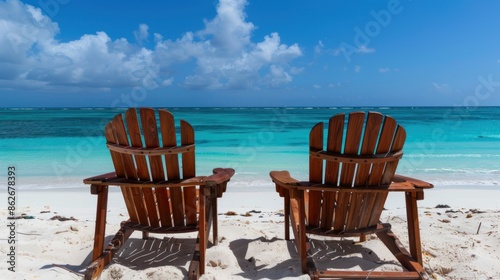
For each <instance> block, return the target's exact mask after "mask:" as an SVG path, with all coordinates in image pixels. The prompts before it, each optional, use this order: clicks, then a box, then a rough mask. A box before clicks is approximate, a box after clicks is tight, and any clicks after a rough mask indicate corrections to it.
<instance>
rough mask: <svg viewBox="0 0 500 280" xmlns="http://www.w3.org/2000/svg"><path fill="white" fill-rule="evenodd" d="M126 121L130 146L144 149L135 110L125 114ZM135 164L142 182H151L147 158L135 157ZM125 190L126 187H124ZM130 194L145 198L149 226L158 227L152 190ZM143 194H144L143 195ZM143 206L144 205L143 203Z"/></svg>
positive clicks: (139, 190) (142, 190) (140, 190)
mask: <svg viewBox="0 0 500 280" xmlns="http://www.w3.org/2000/svg"><path fill="white" fill-rule="evenodd" d="M125 120H126V121H127V128H128V135H129V137H130V142H131V143H130V144H131V146H133V147H143V145H142V139H141V129H140V128H139V122H138V119H137V112H136V110H135V109H133V108H132V109H129V110H127V112H125ZM134 159H135V164H136V170H137V176H138V177H139V179H141V180H147V181H149V180H151V178H150V176H149V171H148V164H147V161H146V157H145V156H141V155H135V156H134ZM123 188H125V187H123ZM130 192H134V193H136V194H137V195H139V194H140V195H141V196H142V197H143V202H144V204H145V208H146V213H145V215H146V216H147V217H148V220H149V223H148V225H152V226H158V222H157V221H158V218H157V217H156V216H157V215H156V214H155V213H156V211H155V208H154V207H153V206H154V197H153V192H152V191H151V189H149V188H148V189H137V190H133V191H132V190H131V191H130ZM141 193H142V194H141ZM141 204H142V203H141Z"/></svg>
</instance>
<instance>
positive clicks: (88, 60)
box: [0, 0, 302, 90]
mask: <svg viewBox="0 0 500 280" xmlns="http://www.w3.org/2000/svg"><path fill="white" fill-rule="evenodd" d="M246 5H247V1H246V0H220V2H219V3H218V5H217V7H216V12H217V13H216V16H215V17H214V18H213V19H211V20H206V21H205V27H204V28H203V29H202V30H198V31H186V32H185V33H184V34H183V35H182V36H181V37H180V38H176V39H166V38H164V37H163V36H162V35H161V32H157V33H153V39H154V47H152V48H146V47H143V45H142V42H144V41H147V40H148V38H149V36H150V30H149V26H148V25H147V24H141V25H139V27H138V29H137V30H136V31H133V34H134V37H135V39H136V43H131V42H128V41H127V40H126V39H124V38H118V39H113V38H110V37H109V36H108V34H107V33H106V32H105V31H98V32H96V33H95V34H83V35H82V36H81V37H80V38H79V39H77V40H74V41H69V42H59V41H58V40H57V39H55V38H56V35H57V34H58V33H59V32H60V29H59V26H58V24H57V23H56V22H53V21H52V20H51V18H49V17H48V16H46V15H44V14H43V12H42V11H41V9H39V8H37V7H34V6H32V5H28V4H24V3H22V2H20V1H19V0H8V1H0V66H1V67H0V69H3V70H0V88H3V89H19V88H21V87H22V88H37V89H45V90H58V89H59V90H60V89H65V90H68V89H70V90H79V89H82V88H94V89H102V90H106V89H109V88H120V87H132V86H136V85H139V84H140V83H141V81H142V80H143V79H144V78H145V77H148V79H149V80H151V77H153V80H154V81H155V83H156V84H155V85H156V86H158V87H161V86H163V87H165V86H171V85H173V83H174V80H175V81H176V82H177V83H180V84H181V85H182V86H184V87H186V88H192V89H249V88H261V87H278V86H281V85H283V84H287V83H290V82H291V81H292V80H293V78H292V75H294V74H297V73H299V72H300V71H301V70H300V69H297V68H294V67H293V66H291V65H290V62H291V61H292V60H293V59H295V58H297V57H299V56H301V55H302V51H301V49H300V48H299V46H298V45H297V44H292V45H286V44H284V43H282V42H281V38H280V36H279V34H278V33H272V34H269V35H267V36H265V37H264V38H262V40H260V41H257V42H253V41H252V32H253V31H254V29H255V26H254V25H253V24H252V23H251V22H249V21H247V19H246V14H245V12H244V9H245V6H246ZM192 62H194V63H192ZM177 64H184V65H186V67H185V68H186V69H188V70H186V73H184V74H183V76H175V74H173V72H175V71H172V70H171V69H175V67H174V66H176V65H177ZM193 65H194V67H193ZM177 74H178V73H177ZM178 75H179V74H178Z"/></svg>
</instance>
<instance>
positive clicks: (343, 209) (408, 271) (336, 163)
mask: <svg viewBox="0 0 500 280" xmlns="http://www.w3.org/2000/svg"><path fill="white" fill-rule="evenodd" d="M346 124H347V125H346ZM327 131H328V134H327V135H326V147H325V146H324V137H323V132H324V128H323V123H318V124H316V125H315V126H314V127H313V128H312V130H311V132H310V135H309V141H310V143H309V151H310V153H309V181H305V182H304V181H298V180H296V179H294V178H292V177H290V174H289V172H288V171H272V172H271V173H270V176H271V178H272V180H273V181H274V183H276V190H277V192H278V193H279V195H280V196H281V197H284V205H285V209H284V210H285V239H286V240H289V238H290V233H289V227H290V222H291V227H292V231H293V234H294V237H295V240H294V241H295V245H296V247H297V251H298V253H299V256H300V261H301V268H302V271H303V272H304V273H309V275H310V277H311V279H321V278H328V279H368V278H369V279H389V278H397V279H421V278H422V277H423V276H424V275H425V271H424V268H423V266H422V251H421V243H420V230H419V221H418V212H417V200H421V199H423V198H424V192H423V191H424V189H426V188H432V187H433V186H432V185H431V184H429V183H426V182H423V181H420V180H417V179H412V178H409V177H403V176H399V175H395V174H394V173H395V171H396V167H397V165H398V161H399V159H401V157H402V156H403V152H402V148H403V144H404V142H405V138H406V132H405V130H404V129H403V127H401V126H399V125H398V124H397V123H396V121H395V120H394V119H393V118H391V117H389V116H384V115H382V114H379V113H376V112H370V113H364V112H353V113H350V114H347V115H345V114H339V115H335V116H333V117H331V118H330V120H329V124H328V129H327ZM390 192H403V193H404V194H405V197H406V198H405V200H406V213H407V219H408V237H409V252H408V251H407V249H406V248H404V247H403V245H402V244H401V242H400V241H399V239H398V237H397V236H396V235H395V234H394V233H393V232H392V231H391V225H390V224H387V223H382V222H380V220H379V219H380V216H381V213H382V210H383V209H384V203H385V200H386V198H387V196H388V194H389V193H390ZM372 233H375V234H376V235H377V236H378V238H379V239H380V240H381V241H382V242H383V243H384V244H385V246H387V248H388V249H389V250H390V252H392V254H394V256H395V257H396V259H397V260H398V261H399V262H400V263H401V264H402V266H403V267H404V268H405V269H404V270H403V271H401V272H382V271H340V270H317V269H316V265H315V263H314V260H313V259H312V257H310V256H308V250H309V249H310V248H309V246H310V243H309V239H308V236H307V234H309V235H320V236H329V237H353V236H359V237H360V241H361V242H362V241H365V238H366V235H367V234H372ZM331 266H332V268H335V261H332V263H331Z"/></svg>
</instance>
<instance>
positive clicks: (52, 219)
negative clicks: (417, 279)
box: [0, 185, 500, 279]
mask: <svg viewBox="0 0 500 280" xmlns="http://www.w3.org/2000/svg"><path fill="white" fill-rule="evenodd" d="M499 196H500V190H499V189H498V188H496V187H495V186H492V187H481V189H477V188H476V189H474V188H471V186H463V187H439V186H437V187H436V188H434V189H432V190H428V191H426V193H425V199H424V200H423V201H419V217H420V227H421V234H422V248H423V256H424V267H425V269H426V271H427V272H428V274H429V277H430V279H497V278H500V269H499V268H498V266H497V264H498V262H499V260H500V249H498V247H499V246H498V245H499V243H498V242H499V241H498V240H499V237H500V230H499V221H500V205H499V204H498V203H497V198H498V197H499ZM0 199H1V201H7V197H6V193H5V192H2V194H1V196H0ZM16 199H17V207H18V209H19V212H18V213H19V215H21V214H26V215H27V216H32V217H30V218H29V219H17V220H6V219H5V217H6V216H7V210H6V209H5V207H4V209H2V210H1V211H0V215H1V216H2V221H4V224H7V223H8V222H11V221H15V236H16V239H17V243H16V245H17V247H16V248H17V251H16V258H15V259H16V268H15V270H16V271H15V272H10V271H8V270H7V269H8V267H9V264H8V263H7V262H5V261H3V262H1V266H0V269H1V270H2V271H4V274H8V275H9V279H81V273H83V272H84V269H85V267H86V266H87V265H88V264H89V262H90V256H91V251H92V246H93V231H94V225H95V224H94V223H95V206H96V197H95V196H93V195H91V194H90V192H89V191H88V189H87V188H86V187H85V186H83V185H82V188H79V189H76V188H69V189H48V190H20V191H18V193H17V194H16ZM438 205H440V207H446V206H447V207H449V208H436V206H438ZM218 212H219V215H218V217H219V245H217V246H211V243H210V242H209V248H208V250H207V266H206V273H205V275H203V276H202V278H201V279H309V277H308V276H306V275H302V273H301V271H300V268H299V259H298V255H297V253H296V251H295V247H294V245H293V242H292V241H286V240H284V224H283V216H282V213H283V201H282V199H281V198H279V196H278V195H277V193H275V191H274V189H273V188H268V187H266V188H256V189H252V190H251V191H248V190H244V189H241V188H239V189H238V188H233V189H231V188H228V190H227V192H226V193H225V194H224V196H223V197H222V198H221V199H220V200H219V210H218ZM228 212H235V213H236V215H232V216H229V215H226V214H227V213H228ZM125 218H126V209H125V207H124V205H123V199H122V197H121V194H120V192H118V191H116V189H115V190H112V191H111V192H110V197H109V205H108V222H107V229H106V236H107V237H108V238H111V237H112V236H113V235H114V233H115V232H116V231H117V230H118V226H119V223H120V222H121V221H122V220H124V219H125ZM381 220H382V221H383V222H390V223H391V224H392V226H393V231H394V232H395V233H396V234H397V235H398V236H399V237H400V239H401V241H402V242H403V243H404V244H406V236H407V235H406V234H407V233H406V230H405V229H406V218H405V208H404V200H403V197H402V195H401V194H396V195H394V196H390V197H389V199H388V201H387V204H386V210H385V211H384V212H383V215H382V219H381ZM2 228H3V230H2V231H1V234H2V236H3V237H5V236H8V234H9V233H8V232H7V230H6V229H7V227H5V226H3V227H2ZM153 237H154V238H153V239H150V240H147V241H143V240H142V239H141V236H140V235H139V234H136V233H134V235H132V237H131V238H130V239H129V241H128V242H127V243H126V244H125V245H124V247H122V250H121V252H120V253H118V255H117V257H116V258H115V260H114V261H113V263H112V264H111V265H109V266H108V267H107V268H106V269H105V270H104V272H103V274H102V276H101V279H184V278H185V275H186V269H187V268H188V266H189V261H190V260H191V256H190V253H191V252H192V249H193V248H194V240H195V239H194V238H195V236H193V235H187V236H186V235H168V236H167V237H165V236H161V235H159V236H153ZM367 240H368V241H366V242H364V243H353V241H351V240H344V241H341V243H340V244H341V245H338V244H337V243H327V242H323V241H315V240H314V239H313V243H314V244H316V245H317V246H315V248H314V250H315V251H314V254H315V261H316V262H317V265H318V266H319V267H321V266H327V265H328V264H329V265H330V267H333V268H335V267H337V268H349V269H359V268H363V269H368V270H372V269H373V270H384V269H385V270H394V269H398V266H397V265H395V264H394V263H393V261H394V259H393V257H392V255H391V254H390V253H389V252H388V251H387V250H386V249H385V247H384V246H383V245H382V244H381V243H380V242H379V241H378V240H377V239H375V238H371V237H368V238H367ZM2 242H3V243H4V244H3V245H4V246H1V247H0V248H1V250H2V251H1V254H2V255H3V256H4V259H5V256H6V255H7V254H8V253H9V252H8V246H6V245H7V240H6V239H2ZM322 246H323V247H322ZM324 246H330V248H331V247H332V246H340V247H339V248H342V249H341V250H336V252H337V254H338V255H335V254H334V255H330V254H331V252H330V251H326V248H325V247H324ZM327 252H330V253H328V254H327ZM372 252H373V253H372ZM360 256H364V257H360ZM366 256H368V257H366Z"/></svg>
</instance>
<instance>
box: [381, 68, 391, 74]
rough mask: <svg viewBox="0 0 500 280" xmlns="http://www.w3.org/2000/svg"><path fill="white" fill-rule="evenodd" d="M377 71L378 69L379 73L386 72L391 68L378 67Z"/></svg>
mask: <svg viewBox="0 0 500 280" xmlns="http://www.w3.org/2000/svg"><path fill="white" fill-rule="evenodd" d="M378 71H379V72H380V73H387V72H389V71H391V69H389V68H387V67H384V68H379V69H378Z"/></svg>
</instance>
